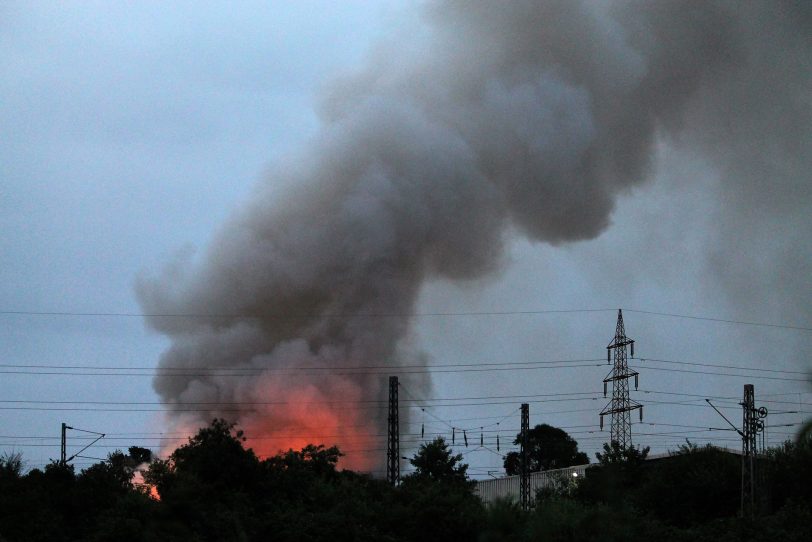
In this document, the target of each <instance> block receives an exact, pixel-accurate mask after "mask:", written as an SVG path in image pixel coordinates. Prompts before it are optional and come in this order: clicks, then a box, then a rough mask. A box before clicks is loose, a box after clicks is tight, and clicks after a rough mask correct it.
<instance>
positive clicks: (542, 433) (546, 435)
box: [504, 423, 589, 476]
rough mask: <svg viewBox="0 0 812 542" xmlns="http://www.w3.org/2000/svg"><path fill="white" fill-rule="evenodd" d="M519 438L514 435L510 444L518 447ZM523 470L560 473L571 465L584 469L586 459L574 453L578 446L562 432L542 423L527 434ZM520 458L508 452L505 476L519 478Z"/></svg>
mask: <svg viewBox="0 0 812 542" xmlns="http://www.w3.org/2000/svg"><path fill="white" fill-rule="evenodd" d="M521 441H522V435H521V433H519V434H518V435H516V440H514V441H513V444H516V445H518V444H520V443H521ZM527 456H528V457H527V470H528V471H529V472H537V471H540V470H549V469H562V468H564V467H570V466H572V465H585V464H587V463H589V457H588V456H587V455H586V454H585V453H584V452H579V451H578V442H576V441H575V439H573V438H572V437H571V436H569V435H568V434H567V432H566V431H564V430H563V429H559V428H558V427H553V426H552V425H547V424H546V423H543V424H541V425H537V426H535V427H534V428H532V429H530V430H529V431H528V432H527ZM520 464H521V463H520V458H519V453H518V452H509V453H508V454H507V455H506V456H505V460H504V467H505V472H506V473H507V474H508V475H509V476H511V475H515V474H519V470H520Z"/></svg>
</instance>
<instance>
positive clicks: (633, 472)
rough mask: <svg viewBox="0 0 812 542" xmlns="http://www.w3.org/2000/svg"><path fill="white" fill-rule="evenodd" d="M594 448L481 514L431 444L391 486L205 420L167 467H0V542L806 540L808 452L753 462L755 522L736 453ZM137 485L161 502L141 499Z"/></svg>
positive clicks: (142, 458)
mask: <svg viewBox="0 0 812 542" xmlns="http://www.w3.org/2000/svg"><path fill="white" fill-rule="evenodd" d="M646 454H647V450H646V449H637V448H635V449H632V450H621V449H620V448H619V447H618V446H616V445H612V444H607V445H606V446H605V447H604V452H603V453H601V454H599V456H598V460H599V464H598V465H597V466H593V467H591V468H589V469H588V470H587V476H586V477H585V479H583V478H579V479H578V483H577V484H569V485H562V486H559V487H558V488H557V490H556V491H552V492H550V491H548V492H546V493H544V494H540V495H539V498H538V500H537V504H536V507H535V509H534V510H532V511H530V512H523V511H522V510H520V509H519V508H518V506H517V505H516V503H515V502H510V501H504V502H497V503H495V504H492V505H489V506H485V505H483V504H482V502H481V501H480V500H479V499H478V497H476V495H475V493H474V487H473V483H472V482H471V481H469V480H468V478H467V475H466V472H467V465H465V464H464V463H463V462H462V457H461V456H460V455H458V454H457V455H455V454H453V453H452V452H451V450H449V448H448V446H447V445H446V443H445V442H444V441H443V440H442V439H438V440H435V441H433V442H429V443H425V444H423V445H422V446H421V447H420V449H419V450H418V452H417V453H416V454H415V456H414V457H413V458H412V459H411V464H412V465H413V466H414V467H415V472H414V473H413V474H410V475H409V476H406V477H404V479H403V481H402V483H401V484H400V485H399V486H398V487H392V486H390V485H388V484H387V483H385V482H384V481H381V480H377V479H373V478H371V477H369V476H367V475H362V474H358V473H354V472H351V471H339V470H338V469H337V468H336V467H337V464H338V461H339V458H340V456H341V453H340V452H339V450H338V449H337V448H335V447H333V448H326V447H324V446H314V445H310V446H307V447H305V448H304V449H302V450H299V451H294V450H289V451H287V452H285V453H282V454H279V455H277V456H274V457H270V458H266V459H259V458H258V457H257V456H256V455H255V454H254V452H253V451H252V450H250V449H246V448H245V447H244V446H243V439H242V435H241V433H240V432H238V431H235V429H234V427H233V426H232V425H231V424H228V423H226V422H224V421H222V420H215V421H214V422H213V423H212V424H211V425H210V426H209V427H206V428H203V429H201V430H200V431H199V432H198V433H197V435H195V436H194V437H193V438H191V439H190V440H189V442H188V443H187V444H185V445H183V446H181V447H179V448H178V449H177V450H175V452H174V453H173V454H172V455H171V456H170V457H169V458H168V459H166V460H156V461H152V462H151V463H150V468H149V471H148V472H147V474H146V476H145V480H146V484H133V483H132V480H133V475H134V474H135V472H136V470H137V469H138V468H139V467H143V466H144V465H145V464H146V463H147V462H149V461H150V459H151V458H150V454H149V451H148V450H144V449H142V448H130V449H129V450H128V453H126V454H125V453H122V452H116V453H113V454H111V455H110V456H109V458H108V460H107V461H104V462H100V463H97V464H95V465H93V466H91V467H89V468H87V469H85V470H83V471H81V472H79V473H77V472H75V471H74V469H73V467H71V466H70V465H60V464H58V463H52V464H50V465H48V466H47V467H45V469H43V470H39V469H34V470H31V471H29V472H25V468H24V461H23V458H21V457H20V456H19V455H6V456H2V457H0V542H17V541H46V540H47V541H57V542H59V541H74V540H82V541H85V540H86V541H106V540H110V541H112V540H115V541H125V542H126V541H152V540H161V541H181V540H183V541H187V540H188V541H215V540H216V541H231V540H234V541H251V540H281V541H285V540H296V541H308V540H331V541H332V540H339V541H341V540H347V541H350V540H353V541H355V540H358V541H373V540H374V541H379V540H380V541H392V542H395V541H410V540H419V541H420V542H430V541H433V540H437V541H440V540H442V541H448V540H465V541H467V540H471V541H483V542H486V541H513V540H515V541H593V540H594V541H598V540H600V541H601V542H604V541H613V540H617V541H620V540H632V539H634V540H652V539H657V540H660V541H661V542H665V541H672V540H673V541H686V542H687V541H691V542H695V541H699V542H702V541H705V540H707V541H709V542H710V541H713V542H725V541H728V540H729V541H734V540H735V541H740V540H782V541H784V540H787V541H794V540H798V541H800V540H809V539H812V444H810V443H809V442H808V441H801V442H799V443H794V444H793V443H787V444H786V445H784V446H782V447H780V448H777V449H773V450H770V451H769V453H768V454H766V455H765V456H763V457H762V458H761V459H760V462H759V472H760V473H761V474H760V476H761V480H762V488H763V491H762V494H763V499H762V501H761V502H760V507H761V511H762V512H761V516H760V517H759V518H758V519H756V520H742V519H739V518H738V517H737V511H738V506H739V487H740V486H739V484H740V474H741V471H740V468H741V463H740V460H739V458H738V457H737V456H735V455H733V454H730V453H729V452H726V451H722V450H719V449H716V448H713V447H711V446H705V447H699V446H696V445H693V444H691V443H687V444H686V445H685V446H682V447H680V449H679V450H677V451H676V452H675V453H674V454H672V456H671V457H667V458H660V459H653V460H652V459H649V460H646ZM150 486H154V487H155V488H157V490H158V491H159V492H160V497H161V499H160V500H156V499H154V498H152V497H151V496H150Z"/></svg>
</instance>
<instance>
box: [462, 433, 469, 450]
mask: <svg viewBox="0 0 812 542" xmlns="http://www.w3.org/2000/svg"><path fill="white" fill-rule="evenodd" d="M462 439H463V440H464V441H465V447H466V448H467V447H468V433H466V432H465V429H463V430H462Z"/></svg>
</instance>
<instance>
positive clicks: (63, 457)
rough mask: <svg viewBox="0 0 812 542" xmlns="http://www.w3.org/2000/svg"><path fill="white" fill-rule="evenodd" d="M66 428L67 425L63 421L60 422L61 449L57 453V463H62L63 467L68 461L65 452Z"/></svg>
mask: <svg viewBox="0 0 812 542" xmlns="http://www.w3.org/2000/svg"><path fill="white" fill-rule="evenodd" d="M67 429H68V425H67V424H66V423H65V422H62V451H61V452H60V454H59V464H60V465H62V466H63V467H64V466H65V463H67V462H68V459H67V458H68V454H67V452H66V450H67V436H68V435H67Z"/></svg>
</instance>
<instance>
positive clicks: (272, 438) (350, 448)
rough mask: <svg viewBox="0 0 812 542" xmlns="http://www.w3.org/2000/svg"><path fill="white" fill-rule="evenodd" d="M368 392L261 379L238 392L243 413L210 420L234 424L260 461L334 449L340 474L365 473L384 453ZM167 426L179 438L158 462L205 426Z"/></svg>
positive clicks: (314, 381)
mask: <svg viewBox="0 0 812 542" xmlns="http://www.w3.org/2000/svg"><path fill="white" fill-rule="evenodd" d="M372 391H375V390H372ZM369 392H370V390H364V389H362V388H361V386H360V384H359V383H358V382H357V381H354V380H351V379H344V378H341V377H339V376H336V375H330V376H326V375H325V376H318V377H311V378H307V379H301V378H297V379H284V378H280V377H279V376H278V375H267V374H266V375H263V376H260V377H259V378H257V379H255V380H254V381H253V382H251V383H250V384H246V385H244V386H242V387H241V388H240V389H239V391H238V393H237V396H238V397H240V398H241V399H240V400H241V401H243V402H244V403H245V404H247V405H250V406H246V408H245V411H243V412H239V413H234V412H224V413H223V414H222V415H218V414H217V413H216V412H214V413H213V417H214V416H218V417H222V418H225V419H227V420H230V421H236V422H237V429H238V430H242V431H243V434H244V438H245V442H244V443H243V446H244V447H245V448H251V449H253V450H254V453H256V454H257V456H258V457H260V458H261V459H264V458H267V457H271V456H274V455H277V454H279V453H284V452H286V451H288V450H291V449H292V450H294V451H299V450H301V449H302V448H304V447H305V446H307V445H309V444H315V445H320V444H323V445H324V446H325V447H328V448H329V447H331V446H334V445H335V446H338V448H339V450H340V451H341V452H342V453H343V454H344V456H343V457H341V458H340V460H339V467H340V468H345V469H351V470H356V471H362V472H369V471H373V470H375V469H376V467H379V466H380V465H381V464H382V463H383V454H384V453H385V445H384V442H385V441H384V440H383V436H382V435H380V431H381V429H380V428H379V427H378V423H377V415H379V413H380V405H378V404H375V403H369V402H368V401H365V399H366V398H368V397H369V396H370V393H369ZM169 421H170V425H171V427H172V428H173V430H172V432H171V433H169V434H170V435H179V436H170V437H168V438H167V439H166V440H164V441H163V445H162V449H161V456H163V457H167V456H169V455H170V454H171V453H172V452H173V451H174V450H175V449H177V448H178V447H179V446H182V445H183V444H186V443H187V442H188V438H189V437H190V436H193V435H194V434H195V433H196V432H197V430H198V429H199V427H200V426H201V425H205V424H206V423H207V421H203V420H200V419H199V418H192V417H188V416H183V415H181V416H175V417H173V418H171V419H170V420H169ZM209 421H210V420H209ZM382 450H384V451H382Z"/></svg>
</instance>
